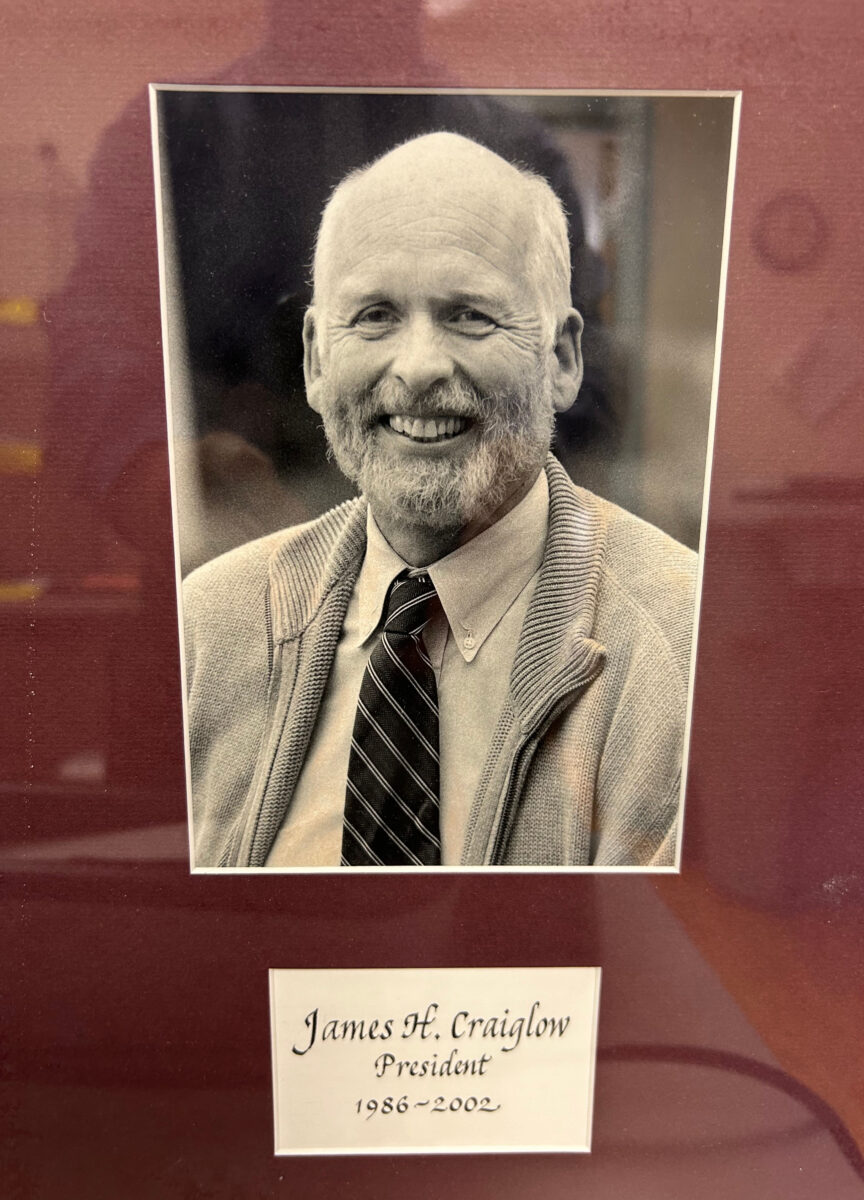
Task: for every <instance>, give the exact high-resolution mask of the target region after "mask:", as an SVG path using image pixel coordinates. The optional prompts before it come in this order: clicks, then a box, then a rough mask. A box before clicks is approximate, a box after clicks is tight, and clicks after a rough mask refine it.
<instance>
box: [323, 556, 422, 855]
mask: <svg viewBox="0 0 864 1200" xmlns="http://www.w3.org/2000/svg"><path fill="white" fill-rule="evenodd" d="M439 605H440V602H439V600H438V596H437V594H436V592H435V586H434V584H433V583H432V580H431V579H430V578H429V576H428V575H423V574H420V575H409V574H408V573H407V572H403V573H402V574H401V575H399V576H397V578H396V579H395V580H394V582H393V585H392V587H391V588H390V594H389V596H388V598H387V609H386V612H385V616H384V629H383V631H382V633H381V637H380V639H379V641H378V643H377V645H376V646H375V648H374V649H373V651H372V654H371V655H370V658H369V662H368V664H367V666H366V672H365V674H364V676H363V682H362V684H361V685H360V699H359V702H358V704H357V716H356V717H355V719H354V735H353V737H352V740H351V757H350V759H349V762H348V784H347V788H346V792H345V820H344V824H343V828H342V866H343V867H368V866H379V867H404V866H415V867H426V866H435V865H437V864H439V863H440V862H441V840H440V832H439V820H438V783H439V775H438V692H437V688H436V686H435V674H434V672H433V670H432V666H431V664H430V662H429V659H428V657H427V655H426V649H425V647H424V645H423V636H422V635H423V629H424V627H425V626H426V625H427V624H428V623H429V621H430V620H431V618H432V616H433V615H434V613H435V612H436V611H437V610H438V608H439Z"/></svg>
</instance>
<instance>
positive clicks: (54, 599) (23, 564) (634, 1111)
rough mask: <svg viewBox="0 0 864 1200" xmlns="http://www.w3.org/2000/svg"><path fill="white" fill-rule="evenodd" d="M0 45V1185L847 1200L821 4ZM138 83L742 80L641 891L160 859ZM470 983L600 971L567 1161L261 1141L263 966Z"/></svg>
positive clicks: (845, 148) (845, 975) (171, 803)
mask: <svg viewBox="0 0 864 1200" xmlns="http://www.w3.org/2000/svg"><path fill="white" fill-rule="evenodd" d="M0 33H2V37H0V43H2V44H3V45H4V47H5V57H6V60H7V61H6V63H5V64H4V66H3V71H2V75H3V79H4V84H5V89H4V102H3V106H2V122H3V125H2V130H0V153H2V161H3V163H4V168H5V170H4V181H3V183H2V185H0V189H2V190H0V214H2V224H3V227H4V239H3V247H2V257H0V272H2V277H0V366H2V370H0V381H2V383H0V386H2V388H3V394H4V399H3V406H2V413H0V511H2V512H3V514H4V518H5V522H4V524H5V533H4V537H3V539H2V544H0V636H2V646H3V660H4V673H3V679H4V688H5V695H4V697H3V701H4V703H3V741H2V746H0V787H2V791H3V797H4V805H3V810H4V813H5V815H6V821H5V823H4V831H3V834H2V846H0V859H2V865H3V867H4V876H5V880H4V884H3V899H2V907H3V928H4V944H3V946H2V960H0V961H2V962H3V963H4V968H3V975H4V982H5V983H6V984H7V987H6V989H5V992H6V997H5V1002H4V1008H5V1015H6V1026H7V1029H8V1031H9V1033H10V1035H11V1036H10V1037H9V1039H8V1042H7V1045H6V1049H5V1051H4V1056H5V1064H4V1065H5V1068H6V1069H5V1073H4V1077H3V1081H2V1083H0V1096H2V1097H3V1100H4V1107H3V1118H2V1119H3V1124H4V1130H3V1132H4V1135H5V1136H4V1139H3V1141H4V1153H5V1154H6V1155H8V1161H7V1163H6V1164H5V1165H4V1167H3V1171H2V1178H3V1179H4V1194H6V1195H9V1196H11V1197H14V1198H16V1200H18V1198H25V1197H26V1198H27V1200H29V1198H31V1197H38V1198H40V1200H41V1198H43V1197H44V1198H46V1200H47V1198H51V1200H55V1198H63V1200H65V1198H67V1197H69V1198H72V1197H75V1198H77V1197H82V1198H84V1197H86V1198H87V1200H94V1198H102V1197H105V1198H106V1200H108V1198H111V1200H113V1198H114V1197H117V1196H123V1197H129V1198H132V1200H137V1198H138V1197H160V1198H161V1197H169V1198H174V1197H181V1198H183V1200H188V1198H205V1197H220V1198H221V1197H227V1198H229V1200H247V1198H250V1197H251V1198H253V1200H257V1198H258V1197H271V1196H273V1197H282V1196H289V1195H290V1196H297V1195H300V1196H315V1197H319V1196H320V1197H325V1196H330V1195H332V1194H334V1193H335V1192H337V1190H339V1189H341V1190H342V1191H344V1192H345V1193H346V1194H348V1195H352V1196H362V1197H367V1196H368V1197H370V1198H371V1197H376V1198H381V1197H390V1196H392V1197H396V1196H399V1197H402V1196H405V1195H414V1196H418V1197H430V1198H431V1197H438V1196H440V1195H441V1194H442V1193H444V1192H445V1191H446V1192H448V1193H450V1194H454V1195H458V1196H465V1197H467V1198H470V1200H474V1198H477V1197H486V1196H490V1197H491V1196H496V1197H499V1196H514V1197H515V1196H523V1195H526V1194H528V1195H538V1196H543V1197H544V1198H545V1197H551V1198H557V1197H562V1198H563V1197H565V1196H566V1197H571V1196H573V1195H582V1194H584V1195H586V1196H590V1197H592V1200H595V1198H597V1197H600V1198H602V1197H605V1196H610V1197H620V1196H639V1197H647V1198H649V1200H651V1198H653V1197H655V1196H656V1197H664V1200H669V1198H670V1197H673V1198H678V1197H681V1198H682V1200H685V1198H686V1200H689V1198H690V1197H693V1196H697V1195H698V1196H705V1197H714V1196H716V1197H718V1198H719V1197H724V1198H725V1197H728V1196H735V1197H746V1198H749V1197H753V1198H754V1200H755V1198H757V1197H758V1198H760V1200H763V1198H765V1197H775V1196H776V1197H783V1198H784V1200H788V1198H789V1197H798V1196H801V1197H808V1198H809V1197H812V1196H822V1195H824V1196H832V1197H845V1196H847V1195H848V1196H857V1195H860V1194H861V1191H862V1177H861V1169H862V1168H861V1157H860V1152H859V1151H858V1150H857V1148H856V1141H857V1142H860V1141H861V1138H862V1135H864V1087H862V1082H861V1080H862V1078H864V1075H862V1071H861V1062H860V1042H861V1039H860V1031H861V1016H862V1013H861V1008H862V1004H861V996H862V988H861V983H862V973H864V972H862V964H861V951H860V946H861V935H862V932H864V919H862V916H864V881H862V873H861V866H860V864H861V862H862V841H864V839H862V836H861V826H862V818H861V815H860V812H861V790H862V785H861V780H862V776H864V739H862V736H861V730H862V712H861V699H860V697H861V694H862V682H864V681H862V678H861V675H862V668H861V662H862V660H864V634H862V623H861V609H862V589H864V571H862V567H861V562H862V550H864V545H862V543H864V535H862V528H864V526H862V515H864V511H862V510H864V480H862V463H864V453H862V450H864V447H862V440H864V439H862V421H861V403H860V396H861V386H862V377H864V365H862V355H864V351H862V348H861V347H862V339H861V336H860V330H861V325H862V321H861V317H862V313H861V307H862V306H861V299H862V251H861V241H860V232H859V231H860V227H861V220H862V205H864V201H862V196H864V178H862V176H864V160H862V157H861V154H860V145H861V132H862V128H861V127H862V115H861V114H862V111H864V108H862V100H864V95H862V93H864V85H862V83H861V76H860V61H861V22H860V14H859V13H858V11H857V6H856V5H854V4H853V3H844V2H841V0H820V2H819V3H816V2H815V0H798V2H796V3H782V4H781V3H767V2H765V0H763V2H761V3H754V4H750V5H747V6H743V5H736V4H732V3H730V2H728V0H726V2H722V3H719V2H718V0H711V2H710V3H709V2H708V0H695V2H693V0H690V2H688V3H684V2H683V0H681V2H678V0H658V2H656V3H653V4H650V5H647V4H643V5H636V4H630V3H628V2H625V0H615V2H613V3H608V4H605V5H602V6H601V5H589V4H586V3H582V2H581V0H580V2H569V3H564V2H563V0H538V3H535V4H532V5H530V6H528V5H524V4H522V3H520V2H518V0H497V2H493V0H462V2H461V3H460V2H458V0H450V2H447V0H435V2H431V3H429V4H428V5H427V6H426V7H425V8H424V9H421V7H420V5H419V4H418V3H416V2H415V0H404V2H403V3H398V2H393V3H385V2H384V0H381V2H380V3H378V4H372V5H367V6H364V7H363V8H362V9H361V8H360V7H356V6H349V5H347V4H342V3H337V2H336V0H327V2H324V3H322V2H319V3H318V4H316V5H315V6H314V8H313V7H312V6H311V5H308V4H305V3H304V4H300V3H299V2H295V0H290V2H286V3H283V4H281V5H277V4H275V2H274V4H273V6H272V7H271V6H270V5H269V4H266V3H264V2H263V0H258V2H252V3H250V4H248V5H247V6H246V7H245V8H244V10H243V12H242V14H240V13H239V11H238V9H237V7H236V5H228V4H226V3H224V2H223V0H218V2H213V3H208V4H205V3H203V2H202V0H196V2H195V3H194V4H193V3H186V4H179V3H169V2H167V0H153V2H151V3H148V4H147V5H144V4H143V3H141V4H138V3H125V4H123V5H122V6H121V5H118V4H111V3H107V2H103V4H102V5H101V6H100V5H99V4H97V3H93V0H88V2H87V3H86V4H85V3H84V0H70V2H68V3H66V4H64V5H63V6H62V7H61V6H59V5H53V4H47V5H45V4H43V5H41V6H39V7H38V9H37V8H23V7H18V8H15V9H12V8H7V9H6V11H5V12H4V13H3V14H2V16H0ZM150 80H156V81H177V82H193V81H196V80H198V81H204V82H221V81H232V82H242V83H254V82H260V83H268V84H277V83H284V84H297V83H308V84H336V83H340V84H356V85H361V84H362V85H375V84H393V85H404V84H412V85H444V84H447V85H454V84H460V83H461V84H465V85H470V86H490V87H502V86H509V87H513V86H524V87H531V88H536V87H580V88H601V87H627V88H649V89H654V88H722V89H728V88H741V89H742V90H743V93H744V101H743V110H742V125H741V139H740V151H739V160H738V185H737V190H736V199H735V210H734V221H733V236H732V251H731V260H730V268H729V287H728V300H727V317H726V330H725V338H724V347H723V363H722V373H721V386H720V397H719V408H718V423H717V439H716V447H715V463H714V478H713V489H712V505H711V520H710V526H709V532H708V542H707V557H706V567H705V589H704V598H703V609H702V626H701V635H700V650H699V668H698V677H697V688H696V704H695V712H694V723H693V743H692V755H691V761H690V781H689V796H688V807H687V816H686V837H685V846H684V864H683V872H682V874H681V876H680V877H677V878H670V877H666V878H653V879H652V878H648V877H638V876H635V877H633V876H631V877H590V876H540V875H536V876H461V877H452V878H446V877H439V878H432V879H429V878H414V879H406V878H404V877H399V878H395V877H387V878H374V879H373V878H368V879H364V880H363V881H361V882H360V883H358V882H357V880H347V879H341V878H333V877H317V878H300V877H291V878H288V877H275V878H269V877H268V878H250V877H231V878H202V877H196V878H191V877H190V876H189V874H188V868H187V863H186V848H185V842H184V838H185V832H184V830H185V798H184V786H183V765H182V738H181V730H180V696H179V679H178V664H177V652H176V640H177V632H176V614H175V609H174V591H173V587H174V585H173V575H172V569H173V568H172V548H171V520H170V504H169V498H168V485H167V450H166V441H165V432H164V428H165V427H164V415H163V414H164V409H163V383H162V360H161V346H160V324H159V308H158V285H157V274H156V253H155V227H154V217H153V201H152V181H151V165H150V145H149V129H148V121H147V106H146V97H145V92H144V88H145V85H146V83H147V82H148V81H150ZM106 248H107V249H106ZM111 248H116V252H113V253H112V249H111ZM509 963H518V964H524V965H531V964H537V965H555V964H580V963H585V964H599V965H601V966H602V967H603V968H604V982H603V999H602V1011H601V1028H600V1066H599V1071H598V1081H597V1104H596V1112H595V1144H594V1151H593V1153H592V1155H591V1156H590V1158H577V1157H571V1156H564V1157H558V1156H552V1157H540V1156H517V1157H514V1158H509V1157H507V1156H484V1157H482V1158H481V1157H474V1156H465V1157H461V1156H460V1157H458V1158H448V1157H441V1158H422V1157H421V1158H402V1159H400V1158H382V1159H377V1158H372V1159H358V1158H344V1159H314V1158H313V1159H308V1160H289V1159H280V1160H276V1159H274V1158H273V1157H272V1154H271V1145H272V1138H271V1118H270V1068H269V1032H268V1021H267V1001H266V997H267V991H266V969H267V968H268V967H272V966H295V967H296V966H316V967H324V966H376V965H380V966H401V965H422V964H429V965H434V966H438V965H447V964H453V965H463V964H476V965H506V964H509Z"/></svg>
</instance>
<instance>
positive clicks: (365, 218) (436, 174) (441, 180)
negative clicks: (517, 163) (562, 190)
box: [316, 134, 527, 285]
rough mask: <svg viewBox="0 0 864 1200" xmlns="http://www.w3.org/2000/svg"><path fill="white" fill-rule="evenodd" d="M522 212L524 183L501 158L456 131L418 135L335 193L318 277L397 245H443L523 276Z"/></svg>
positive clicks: (323, 234)
mask: <svg viewBox="0 0 864 1200" xmlns="http://www.w3.org/2000/svg"><path fill="white" fill-rule="evenodd" d="M469 168H470V169H469ZM525 210H526V196H525V181H524V179H523V178H522V176H521V175H520V173H519V172H518V171H516V169H515V168H513V167H511V166H510V164H509V163H506V162H505V161H504V160H503V159H501V158H499V157H498V155H496V154H492V153H491V151H488V150H485V149H484V148H483V147H482V146H479V145H477V144H476V143H474V142H468V141H467V139H465V138H461V137H457V136H456V135H449V134H441V135H432V136H430V137H428V138H421V139H418V140H417V141H416V142H412V143H409V144H408V145H406V146H403V147H399V148H398V149H397V150H395V151H392V152H391V153H390V154H389V155H387V156H386V157H385V158H383V159H381V160H380V161H379V162H378V163H376V164H375V165H374V166H373V167H372V168H370V170H369V171H367V172H365V173H364V174H363V175H362V176H360V177H359V178H357V179H356V180H352V181H350V182H349V184H348V185H347V186H346V187H344V188H343V189H342V191H341V193H337V195H336V197H334V201H333V203H332V204H331V206H330V209H329V210H328V213H327V216H326V218H325V222H324V224H323V226H322V231H321V239H320V244H319V250H320V254H319V257H318V260H317V261H316V275H319V276H320V274H321V272H322V269H323V273H324V274H325V275H329V274H330V272H331V271H332V270H337V271H338V272H339V273H340V274H342V273H343V272H344V271H345V269H346V267H349V260H350V263H351V265H356V264H357V263H359V262H360V261H362V260H363V259H364V257H366V256H369V257H375V256H379V257H380V256H381V255H382V254H386V253H387V251H388V250H389V249H390V247H391V244H394V243H398V245H399V246H400V247H402V248H403V249H406V248H407V249H412V250H416V251H417V253H418V254H423V253H424V252H426V251H434V250H435V249H437V248H439V247H440V248H442V249H443V248H445V247H446V248H447V249H448V250H450V251H453V250H457V251H459V252H461V253H463V254H464V255H467V256H471V255H475V256H476V258H477V262H478V265H482V264H483V262H484V260H485V262H486V264H487V265H488V266H490V267H491V268H492V269H493V270H501V269H502V268H503V269H504V270H505V271H506V272H508V273H510V272H512V271H513V270H516V271H517V272H518V273H519V274H521V270H519V268H520V267H521V265H522V260H523V259H524V251H525V242H526V238H525V220H526V216H527V214H526V211H525ZM517 263H518V266H517ZM316 283H317V284H319V285H320V284H322V283H324V280H323V279H322V278H320V277H319V278H317V279H316Z"/></svg>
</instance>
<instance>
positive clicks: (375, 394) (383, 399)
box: [356, 378, 495, 426]
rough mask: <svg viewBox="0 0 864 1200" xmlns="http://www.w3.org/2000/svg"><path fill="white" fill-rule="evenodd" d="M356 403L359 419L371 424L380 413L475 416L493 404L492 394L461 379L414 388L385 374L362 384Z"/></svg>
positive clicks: (488, 409) (422, 415)
mask: <svg viewBox="0 0 864 1200" xmlns="http://www.w3.org/2000/svg"><path fill="white" fill-rule="evenodd" d="M356 403H357V406H358V415H359V416H360V418H361V420H363V421H364V422H365V423H366V424H368V425H370V426H372V425H375V424H377V422H378V421H380V419H381V418H382V417H384V416H395V415H397V414H399V415H401V416H406V415H407V414H408V413H411V414H413V415H414V416H418V417H424V416H429V417H431V416H434V415H436V414H440V413H447V414H448V415H450V416H453V417H466V418H469V419H473V420H479V419H480V418H481V417H484V416H486V414H487V413H488V412H489V411H490V409H492V408H494V406H495V397H494V396H490V395H488V394H486V393H484V392H481V391H480V389H479V388H476V387H474V386H473V385H472V384H470V383H467V382H465V381H463V380H461V379H449V380H446V381H444V382H443V383H436V384H433V385H432V387H430V388H425V389H424V390H423V391H415V390H413V389H412V388H409V387H406V385H405V384H404V383H402V382H401V380H399V379H389V378H387V379H379V380H378V382H377V383H374V384H372V385H371V386H369V387H367V388H364V389H363V390H362V392H361V394H360V395H359V396H358V397H357V398H356Z"/></svg>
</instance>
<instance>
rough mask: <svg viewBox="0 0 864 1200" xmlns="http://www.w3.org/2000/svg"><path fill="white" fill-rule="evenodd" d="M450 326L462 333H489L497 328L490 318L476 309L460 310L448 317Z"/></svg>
mask: <svg viewBox="0 0 864 1200" xmlns="http://www.w3.org/2000/svg"><path fill="white" fill-rule="evenodd" d="M450 324H451V325H454V326H455V327H456V328H457V329H458V330H460V332H462V333H473V334H481V333H490V332H491V331H492V330H493V329H496V328H497V326H496V324H495V322H494V321H493V320H492V318H491V317H490V316H489V315H488V314H487V313H484V312H480V310H479V309H477V308H460V309H457V310H456V312H454V313H453V314H452V315H451V316H450Z"/></svg>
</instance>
